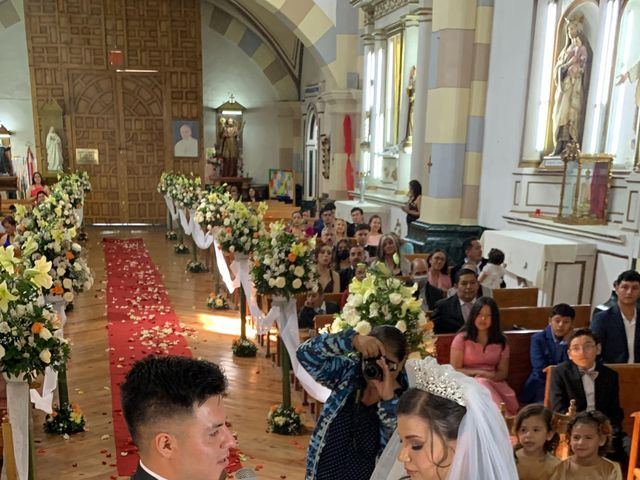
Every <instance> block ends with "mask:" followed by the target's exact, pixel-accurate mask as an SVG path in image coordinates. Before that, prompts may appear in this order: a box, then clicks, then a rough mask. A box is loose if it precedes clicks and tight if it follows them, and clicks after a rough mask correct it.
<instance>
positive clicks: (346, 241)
mask: <svg viewBox="0 0 640 480" xmlns="http://www.w3.org/2000/svg"><path fill="white" fill-rule="evenodd" d="M344 244H346V245H347V252H348V251H350V250H351V239H350V238H341V239H340V240H338V241H337V242H336V245H335V247H334V248H333V255H332V258H331V259H332V261H333V268H334V269H335V270H336V271H337V272H340V259H339V258H338V252H339V251H340V246H341V245H344Z"/></svg>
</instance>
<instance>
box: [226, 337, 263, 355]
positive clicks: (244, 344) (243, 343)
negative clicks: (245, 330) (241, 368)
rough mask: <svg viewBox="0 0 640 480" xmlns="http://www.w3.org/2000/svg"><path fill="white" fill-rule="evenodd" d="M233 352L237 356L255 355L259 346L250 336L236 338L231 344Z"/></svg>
mask: <svg viewBox="0 0 640 480" xmlns="http://www.w3.org/2000/svg"><path fill="white" fill-rule="evenodd" d="M231 352H232V353H233V354H234V355H235V356H236V357H245V358H250V357H255V356H256V354H257V353H258V346H257V345H256V344H255V343H253V342H252V341H251V340H249V339H248V338H242V337H241V338H236V339H235V340H234V341H233V343H232V344H231Z"/></svg>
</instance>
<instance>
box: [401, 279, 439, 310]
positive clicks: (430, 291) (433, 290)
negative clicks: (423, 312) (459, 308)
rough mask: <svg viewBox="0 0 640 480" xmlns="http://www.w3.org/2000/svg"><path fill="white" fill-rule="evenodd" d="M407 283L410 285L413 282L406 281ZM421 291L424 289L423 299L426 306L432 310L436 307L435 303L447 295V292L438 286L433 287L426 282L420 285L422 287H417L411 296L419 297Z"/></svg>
mask: <svg viewBox="0 0 640 480" xmlns="http://www.w3.org/2000/svg"><path fill="white" fill-rule="evenodd" d="M407 285H408V286H411V285H413V282H407ZM423 291H424V296H425V299H426V301H427V307H428V308H429V310H431V311H433V310H434V309H435V308H436V303H438V302H439V301H440V300H442V299H443V298H445V297H446V295H447V292H444V291H442V290H440V289H439V288H437V287H434V286H433V285H431V284H430V283H429V282H427V284H426V285H425V286H424V287H422V289H420V288H418V289H417V290H416V291H415V292H414V294H413V296H414V297H416V298H420V293H422V292H423Z"/></svg>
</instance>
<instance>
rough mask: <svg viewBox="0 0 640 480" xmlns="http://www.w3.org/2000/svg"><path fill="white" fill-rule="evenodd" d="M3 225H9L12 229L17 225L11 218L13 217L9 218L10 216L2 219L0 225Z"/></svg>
mask: <svg viewBox="0 0 640 480" xmlns="http://www.w3.org/2000/svg"><path fill="white" fill-rule="evenodd" d="M5 223H7V224H9V225H11V226H12V227H15V226H16V225H18V224H17V223H16V219H15V218H13V216H11V215H7V216H6V217H4V218H3V219H2V223H0V225H4V224H5Z"/></svg>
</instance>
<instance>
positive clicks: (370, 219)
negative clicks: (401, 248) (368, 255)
mask: <svg viewBox="0 0 640 480" xmlns="http://www.w3.org/2000/svg"><path fill="white" fill-rule="evenodd" d="M374 218H377V219H378V220H380V231H379V232H378V233H379V234H380V235H382V217H381V216H380V215H371V218H369V231H371V222H372V221H373V219H374Z"/></svg>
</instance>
